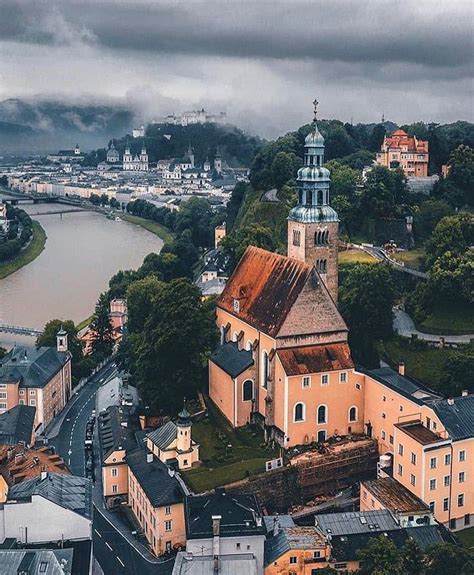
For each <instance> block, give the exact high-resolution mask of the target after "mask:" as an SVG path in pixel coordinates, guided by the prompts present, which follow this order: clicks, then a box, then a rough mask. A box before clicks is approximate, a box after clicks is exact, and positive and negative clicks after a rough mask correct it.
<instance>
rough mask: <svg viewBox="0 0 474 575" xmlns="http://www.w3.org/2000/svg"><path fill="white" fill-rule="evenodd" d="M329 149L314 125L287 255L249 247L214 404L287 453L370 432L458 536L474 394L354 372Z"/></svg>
mask: <svg viewBox="0 0 474 575" xmlns="http://www.w3.org/2000/svg"><path fill="white" fill-rule="evenodd" d="M323 151H324V140H323V138H322V136H321V134H320V133H319V130H318V129H317V125H316V121H314V122H313V126H312V130H311V132H310V133H309V135H308V136H307V138H306V143H305V166H304V167H303V168H301V169H300V170H299V172H298V182H299V203H298V205H297V206H296V207H295V208H293V210H291V212H290V216H289V218H288V256H287V257H286V256H283V255H279V254H275V253H271V252H268V251H266V250H263V249H260V248H255V247H252V246H250V247H248V248H247V250H246V251H245V253H244V255H243V257H242V259H241V260H240V262H239V264H238V265H237V267H236V268H235V270H234V272H233V274H232V276H231V277H230V278H229V281H228V282H227V284H226V287H225V289H224V291H223V292H222V294H221V296H220V298H219V299H218V301H217V326H218V328H219V331H220V345H219V346H218V348H217V349H216V350H215V352H214V353H213V354H212V356H211V358H210V362H209V394H210V397H211V399H212V401H213V402H214V403H215V405H216V406H217V407H218V408H219V409H220V411H221V412H222V413H223V415H224V416H225V417H226V418H227V420H228V421H229V423H230V424H231V425H232V426H233V427H241V426H244V425H246V424H247V423H251V422H253V423H257V424H259V425H260V426H261V427H262V428H263V429H264V433H265V439H266V440H270V439H274V440H276V441H277V442H278V443H280V445H282V446H283V447H285V448H289V447H292V446H296V445H299V444H310V443H313V442H318V443H323V442H325V441H326V440H327V439H328V438H330V437H341V436H346V438H348V439H349V441H350V440H351V437H353V436H354V435H359V434H361V435H364V434H365V435H367V436H369V437H370V438H373V439H375V440H376V441H377V444H378V448H379V452H380V454H381V455H383V456H384V457H385V458H388V459H389V460H390V463H389V465H388V466H387V467H388V468H389V469H390V471H389V473H388V475H389V476H393V479H394V480H395V481H396V482H398V483H399V484H400V487H402V486H403V487H404V488H405V489H406V490H407V491H408V492H409V493H411V494H412V496H413V499H412V502H413V501H414V500H415V498H417V500H420V501H421V505H424V506H425V507H424V508H423V512H429V513H431V514H432V515H434V517H435V519H436V520H437V521H439V522H441V523H443V524H444V525H445V526H447V527H449V528H450V529H453V530H455V529H461V528H462V527H465V526H469V525H471V524H472V522H473V521H474V477H472V473H471V472H470V467H472V462H473V460H474V453H473V449H474V448H473V447H472V445H473V441H472V440H473V438H474V396H471V395H468V394H467V393H465V394H463V396H462V397H458V398H454V399H443V398H442V397H441V396H439V395H438V394H436V393H435V392H433V391H432V390H430V389H428V388H426V387H424V386H423V385H421V384H419V383H418V382H416V381H414V380H412V379H411V378H410V377H408V376H406V374H405V371H404V366H403V365H401V366H400V369H399V371H398V372H397V371H396V370H393V369H391V368H389V367H382V368H378V369H374V370H370V371H368V370H364V369H362V368H357V369H356V368H355V366H354V363H353V360H352V357H351V353H350V349H349V346H348V343H347V331H348V330H347V326H346V324H345V322H344V320H343V319H342V317H341V315H340V313H339V311H338V309H337V288H338V286H337V275H338V269H337V243H338V217H337V214H336V212H334V210H333V209H332V208H331V207H330V206H329V203H328V202H329V192H328V190H329V172H328V170H326V169H324V168H322V161H323ZM386 474H387V473H386ZM399 497H401V495H400V493H399ZM374 501H375V500H374ZM380 505H382V504H380ZM384 508H385V507H384ZM420 509H421V508H420ZM420 509H419V510H420ZM409 517H411V513H410V514H409Z"/></svg>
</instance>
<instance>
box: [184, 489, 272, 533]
mask: <svg viewBox="0 0 474 575" xmlns="http://www.w3.org/2000/svg"><path fill="white" fill-rule="evenodd" d="M213 515H220V516H221V524H220V535H221V537H236V536H239V535H242V536H244V535H245V536H249V535H263V534H264V533H265V528H264V526H263V521H262V518H261V513H260V508H259V505H258V502H257V499H256V497H255V495H237V494H234V493H232V494H230V493H229V494H227V493H225V492H223V491H221V490H218V491H217V493H215V494H214V495H198V496H189V497H186V533H187V536H188V539H201V538H209V537H212V516H213Z"/></svg>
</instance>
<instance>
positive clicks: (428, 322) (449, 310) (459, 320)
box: [416, 302, 474, 335]
mask: <svg viewBox="0 0 474 575" xmlns="http://www.w3.org/2000/svg"><path fill="white" fill-rule="evenodd" d="M416 327H417V328H418V329H419V330H420V331H423V332H425V333H438V334H445V335H456V334H464V333H472V334H474V305H472V304H471V305H469V304H467V303H466V304H462V303H454V302H445V303H444V304H443V305H442V306H440V307H438V308H437V309H436V310H435V311H434V312H433V313H432V314H431V315H429V316H428V317H427V318H426V319H425V320H424V321H422V322H421V323H419V324H417V326H416Z"/></svg>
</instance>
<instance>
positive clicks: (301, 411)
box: [294, 403, 305, 422]
mask: <svg viewBox="0 0 474 575" xmlns="http://www.w3.org/2000/svg"><path fill="white" fill-rule="evenodd" d="M294 411H295V413H294V421H295V422H297V421H304V419H305V405H304V403H297V404H296V405H295V410H294Z"/></svg>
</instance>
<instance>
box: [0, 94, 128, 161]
mask: <svg viewBox="0 0 474 575" xmlns="http://www.w3.org/2000/svg"><path fill="white" fill-rule="evenodd" d="M133 118H134V113H133V112H132V111H131V110H129V109H127V108H126V107H125V106H120V105H114V104H87V103H84V104H80V103H79V104H77V103H69V102H60V101H56V100H40V99H33V100H28V101H26V100H21V99H17V98H10V99H8V100H3V101H1V102H0V152H6V151H8V152H14V151H17V152H33V151H38V152H43V151H50V150H51V151H54V150H57V149H59V148H64V147H68V148H70V147H71V146H73V145H74V144H76V143H78V144H79V145H80V146H81V147H82V148H84V149H87V148H89V149H90V148H95V147H97V146H100V145H103V144H104V141H107V140H108V139H109V138H112V137H117V136H120V135H122V134H123V133H125V132H127V131H130V129H131V128H132V126H133Z"/></svg>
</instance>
